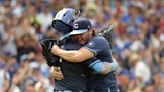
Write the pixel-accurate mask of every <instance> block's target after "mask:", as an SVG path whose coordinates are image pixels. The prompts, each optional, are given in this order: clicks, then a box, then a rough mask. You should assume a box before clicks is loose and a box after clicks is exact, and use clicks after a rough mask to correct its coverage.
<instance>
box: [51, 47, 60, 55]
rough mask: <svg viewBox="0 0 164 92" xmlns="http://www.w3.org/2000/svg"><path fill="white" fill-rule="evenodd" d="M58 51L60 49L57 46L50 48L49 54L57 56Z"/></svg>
mask: <svg viewBox="0 0 164 92" xmlns="http://www.w3.org/2000/svg"><path fill="white" fill-rule="evenodd" d="M59 50H60V47H59V46H57V45H54V46H52V48H51V53H53V54H55V55H57V53H58V51H59Z"/></svg>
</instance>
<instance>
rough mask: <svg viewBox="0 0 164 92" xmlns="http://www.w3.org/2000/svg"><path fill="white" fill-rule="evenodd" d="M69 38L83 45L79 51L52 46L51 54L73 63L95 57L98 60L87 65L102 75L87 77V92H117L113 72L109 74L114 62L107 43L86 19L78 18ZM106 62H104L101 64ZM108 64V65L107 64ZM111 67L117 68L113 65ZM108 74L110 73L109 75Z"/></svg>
mask: <svg viewBox="0 0 164 92" xmlns="http://www.w3.org/2000/svg"><path fill="white" fill-rule="evenodd" d="M69 34H70V35H71V36H76V37H77V39H78V41H79V43H80V44H82V45H83V47H81V48H80V49H79V50H71V51H67V50H63V49H61V48H59V47H58V46H57V45H54V46H53V47H52V49H51V52H52V53H53V54H55V55H57V56H60V57H62V58H63V59H64V60H67V61H69V62H73V63H81V62H83V61H85V62H88V61H86V60H88V59H90V58H93V57H97V59H98V60H96V62H95V61H92V60H91V63H89V67H92V69H95V70H97V71H99V72H103V73H104V75H103V74H96V73H91V74H90V76H89V81H88V85H89V86H88V87H89V91H94V92H118V91H119V90H118V87H117V81H116V75H115V72H114V71H113V72H111V71H110V70H111V69H110V63H112V62H113V61H114V60H113V58H112V55H111V51H110V46H109V43H108V41H107V40H106V39H105V38H104V37H102V36H97V35H96V34H95V32H94V30H93V28H92V26H91V23H90V22H89V20H88V19H86V18H78V19H76V20H75V21H74V22H73V31H72V32H70V33H69ZM102 61H106V62H102ZM107 62H108V63H107ZM113 67H117V66H115V65H113ZM109 72H110V73H109Z"/></svg>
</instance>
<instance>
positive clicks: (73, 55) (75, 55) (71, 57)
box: [57, 50, 83, 63]
mask: <svg viewBox="0 0 164 92" xmlns="http://www.w3.org/2000/svg"><path fill="white" fill-rule="evenodd" d="M57 55H58V56H60V57H61V58H63V59H65V60H67V61H69V62H74V63H76V62H82V61H83V60H82V58H81V56H80V52H79V51H76V50H74V51H65V50H60V51H59V52H58V54H57Z"/></svg>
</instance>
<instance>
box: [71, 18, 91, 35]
mask: <svg viewBox="0 0 164 92" xmlns="http://www.w3.org/2000/svg"><path fill="white" fill-rule="evenodd" d="M89 28H91V23H90V21H89V20H88V19H87V18H77V19H76V20H75V21H74V22H73V31H72V32H70V33H69V34H70V35H76V34H82V33H85V32H87V31H88V29H89Z"/></svg>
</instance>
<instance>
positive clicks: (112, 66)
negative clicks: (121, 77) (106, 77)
mask: <svg viewBox="0 0 164 92" xmlns="http://www.w3.org/2000/svg"><path fill="white" fill-rule="evenodd" d="M89 67H90V68H91V69H93V70H94V71H95V72H96V73H98V74H108V73H110V72H112V71H116V70H117V68H118V63H117V61H116V60H115V59H114V58H113V62H112V63H109V62H102V61H101V60H96V61H94V62H93V63H91V64H90V65H89Z"/></svg>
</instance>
